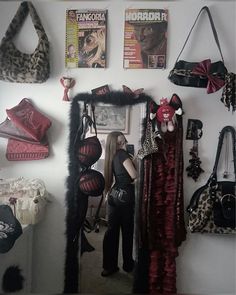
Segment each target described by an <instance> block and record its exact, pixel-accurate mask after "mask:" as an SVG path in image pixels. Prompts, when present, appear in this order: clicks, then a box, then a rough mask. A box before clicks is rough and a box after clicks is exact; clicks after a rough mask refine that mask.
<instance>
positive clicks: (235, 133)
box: [209, 126, 236, 183]
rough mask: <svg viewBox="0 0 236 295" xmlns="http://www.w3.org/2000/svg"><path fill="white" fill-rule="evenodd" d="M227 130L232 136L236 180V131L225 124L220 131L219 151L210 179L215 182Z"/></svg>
mask: <svg viewBox="0 0 236 295" xmlns="http://www.w3.org/2000/svg"><path fill="white" fill-rule="evenodd" d="M227 132H229V133H230V134H231V136H232V151H233V162H234V177H235V181H236V131H235V129H234V128H233V127H232V126H225V127H224V128H223V129H222V130H221V132H220V136H219V142H218V147H217V152H216V159H215V164H214V168H213V172H212V174H211V177H210V179H209V181H211V182H213V183H214V182H216V181H217V167H218V163H219V159H220V153H221V149H222V145H223V143H224V137H225V135H226V133H227Z"/></svg>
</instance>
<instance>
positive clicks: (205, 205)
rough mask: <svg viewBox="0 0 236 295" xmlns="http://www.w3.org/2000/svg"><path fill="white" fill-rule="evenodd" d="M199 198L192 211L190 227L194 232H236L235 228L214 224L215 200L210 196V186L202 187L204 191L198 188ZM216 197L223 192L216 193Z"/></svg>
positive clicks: (219, 196) (189, 221)
mask: <svg viewBox="0 0 236 295" xmlns="http://www.w3.org/2000/svg"><path fill="white" fill-rule="evenodd" d="M198 193H200V195H199V199H198V203H197V206H195V209H193V210H192V211H190V214H189V220H188V227H189V229H190V231H191V232H192V233H194V232H200V233H215V234H230V233H236V229H235V228H230V227H220V226H216V225H215V224H214V220H213V205H214V201H213V200H212V199H211V197H210V187H209V186H204V187H202V191H201V188H200V191H199V190H198ZM216 198H219V199H220V198H221V193H220V191H218V192H217V193H216Z"/></svg>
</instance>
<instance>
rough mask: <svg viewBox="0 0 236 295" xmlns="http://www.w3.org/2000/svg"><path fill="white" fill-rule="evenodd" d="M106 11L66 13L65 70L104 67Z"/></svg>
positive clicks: (71, 10)
mask: <svg viewBox="0 0 236 295" xmlns="http://www.w3.org/2000/svg"><path fill="white" fill-rule="evenodd" d="M106 38H107V10H75V9H70V10H67V11H66V50H65V51H66V52H65V65H66V67H67V68H105V67H106Z"/></svg>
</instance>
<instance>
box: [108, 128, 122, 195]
mask: <svg viewBox="0 0 236 295" xmlns="http://www.w3.org/2000/svg"><path fill="white" fill-rule="evenodd" d="M120 135H123V133H122V132H119V131H113V132H111V133H109V134H108V136H107V141H106V149H105V163H104V178H105V194H106V193H107V192H108V191H109V190H110V188H111V186H112V182H113V173H112V160H113V158H114V156H115V154H116V151H117V149H118V144H117V138H118V136H120Z"/></svg>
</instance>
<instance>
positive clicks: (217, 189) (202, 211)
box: [187, 126, 236, 234]
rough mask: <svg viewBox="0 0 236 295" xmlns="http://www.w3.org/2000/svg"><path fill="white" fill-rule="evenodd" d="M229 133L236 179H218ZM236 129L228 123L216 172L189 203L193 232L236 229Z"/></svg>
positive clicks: (218, 156)
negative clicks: (223, 147)
mask: <svg viewBox="0 0 236 295" xmlns="http://www.w3.org/2000/svg"><path fill="white" fill-rule="evenodd" d="M227 133H230V134H231V135H232V147H233V162H234V181H217V166H218V162H219V158H220V153H221V149H222V145H223V141H224V137H225V135H226V134H227ZM235 205H236V131H235V129H234V128H233V127H232V126H226V127H224V128H223V129H222V131H221V132H220V137H219V143H218V148H217V153H216V159H215V164H214V168H213V172H212V174H211V176H210V178H209V180H208V181H207V183H206V184H205V185H204V186H202V187H200V188H199V189H198V190H196V191H195V193H194V194H193V196H192V198H191V200H190V204H189V206H188V207H187V212H188V213H189V220H188V227H189V229H190V231H191V232H193V233H194V232H200V233H217V234H230V233H236V224H235V215H236V214H235V213H236V212H235V209H236V207H235Z"/></svg>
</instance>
